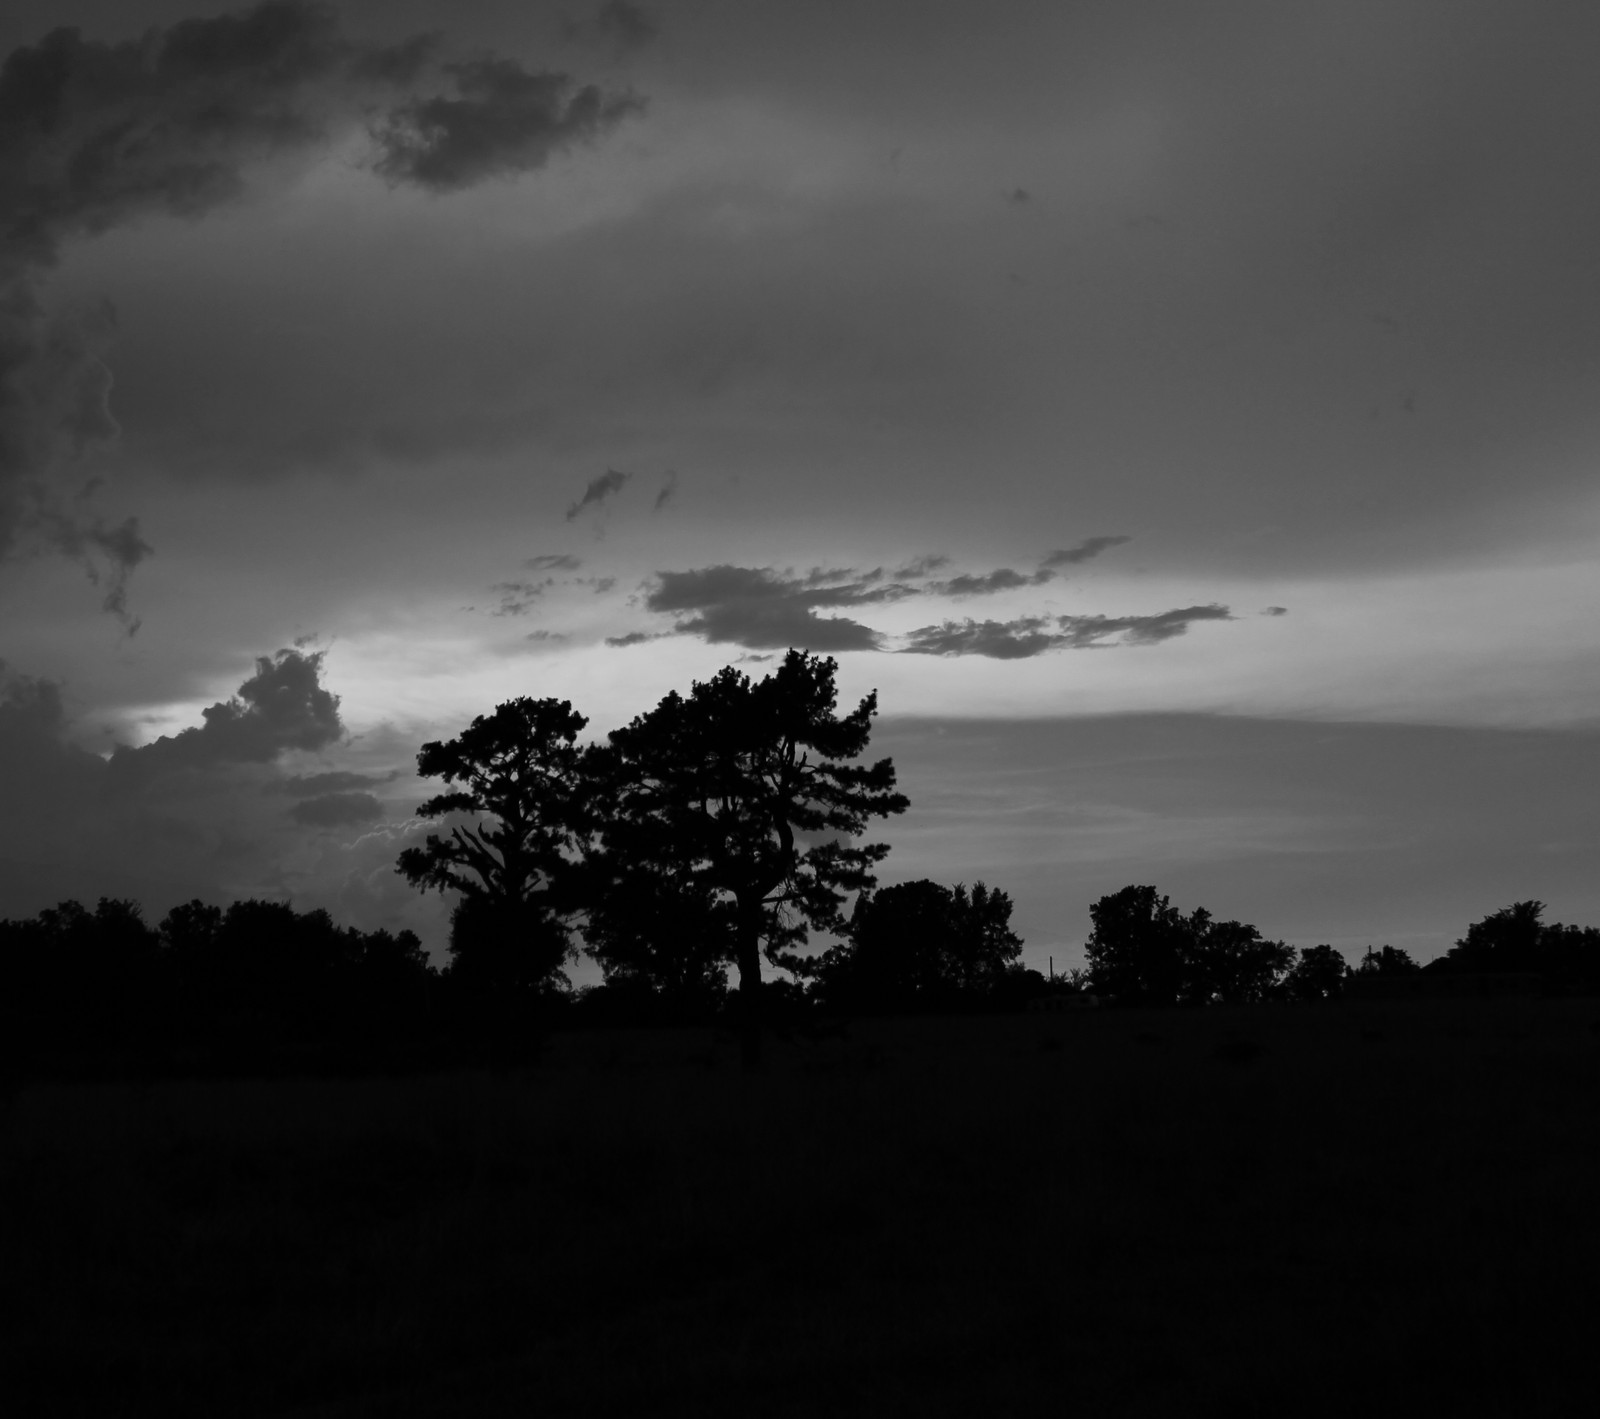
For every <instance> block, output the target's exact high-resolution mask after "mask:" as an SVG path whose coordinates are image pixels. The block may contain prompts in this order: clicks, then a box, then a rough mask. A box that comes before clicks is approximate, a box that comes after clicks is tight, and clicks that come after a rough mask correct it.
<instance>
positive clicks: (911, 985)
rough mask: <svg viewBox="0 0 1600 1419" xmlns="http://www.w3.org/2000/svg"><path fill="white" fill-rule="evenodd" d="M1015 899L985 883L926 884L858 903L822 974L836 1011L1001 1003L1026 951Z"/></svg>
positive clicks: (821, 985)
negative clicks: (1014, 917)
mask: <svg viewBox="0 0 1600 1419" xmlns="http://www.w3.org/2000/svg"><path fill="white" fill-rule="evenodd" d="M1011 911H1012V904H1011V898H1010V897H1009V896H1007V895H1006V893H1004V892H1002V891H996V890H991V889H990V888H989V887H987V886H985V885H984V884H983V883H982V882H978V883H976V884H974V886H973V888H972V890H971V892H970V893H969V892H968V890H967V888H966V887H965V885H957V886H955V887H953V888H951V887H945V886H942V885H941V884H939V883H937V882H930V881H928V880H927V879H926V878H924V879H922V880H919V881H915V882H901V883H898V884H896V885H895V886H892V887H885V888H883V889H882V890H881V891H877V892H863V893H861V895H860V896H858V897H857V898H856V905H855V910H854V912H853V913H852V914H851V917H850V924H849V929H848V932H847V935H846V939H845V941H844V942H843V943H842V944H841V945H840V946H838V947H835V948H834V949H833V950H831V951H829V952H828V953H827V955H826V956H825V957H824V958H823V960H822V962H821V964H820V967H819V969H818V981H817V984H818V989H819V993H820V994H821V995H822V997H823V998H824V999H825V1000H826V1001H827V1002H828V1003H829V1004H830V1005H831V1006H835V1007H843V1008H848V1009H866V1010H917V1009H936V1008H950V1007H954V1006H960V1005H965V1004H972V1003H977V1002H979V1001H984V1000H988V999H990V998H992V997H994V996H995V995H996V994H997V993H998V992H999V991H1000V990H1001V987H1002V984H1003V983H1004V982H1005V981H1006V979H1007V973H1008V972H1009V971H1010V970H1011V969H1012V967H1013V966H1014V965H1015V964H1016V962H1017V959H1018V957H1019V956H1020V955H1021V953H1022V938H1021V937H1020V936H1018V935H1017V934H1016V933H1015V932H1014V931H1012V930H1011V925H1010V922H1011Z"/></svg>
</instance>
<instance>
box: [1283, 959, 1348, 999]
mask: <svg viewBox="0 0 1600 1419" xmlns="http://www.w3.org/2000/svg"><path fill="white" fill-rule="evenodd" d="M1349 975H1350V965H1349V963H1348V962H1347V961H1346V960H1345V958H1344V957H1343V956H1342V955H1341V954H1340V953H1339V952H1338V951H1336V950H1335V949H1334V948H1333V947H1332V946H1307V947H1306V949H1305V950H1304V951H1302V952H1301V953H1300V959H1299V960H1297V961H1296V962H1295V963H1294V965H1293V966H1291V967H1290V968H1289V974H1288V975H1287V976H1286V977H1285V978H1284V983H1283V984H1284V992H1285V994H1287V995H1288V997H1289V998H1290V999H1291V1000H1337V999H1338V998H1339V997H1340V996H1341V995H1343V994H1344V983H1345V981H1346V980H1347V979H1348V978H1349Z"/></svg>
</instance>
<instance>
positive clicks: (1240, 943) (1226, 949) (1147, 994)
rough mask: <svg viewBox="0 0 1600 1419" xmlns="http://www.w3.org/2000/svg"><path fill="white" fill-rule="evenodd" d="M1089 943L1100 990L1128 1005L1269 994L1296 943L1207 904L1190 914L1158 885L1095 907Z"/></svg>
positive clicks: (1128, 890)
mask: <svg viewBox="0 0 1600 1419" xmlns="http://www.w3.org/2000/svg"><path fill="white" fill-rule="evenodd" d="M1089 916H1090V919H1091V920H1092V921H1093V923H1094V931H1093V933H1092V934H1091V935H1090V937H1089V940H1088V943H1087V945H1086V946H1085V948H1084V951H1085V954H1086V955H1087V957H1088V961H1089V977H1090V981H1091V982H1092V984H1093V987H1094V989H1095V990H1096V991H1097V992H1103V993H1105V994H1108V995H1110V996H1112V997H1113V998H1114V999H1116V1000H1117V1001H1119V1002H1121V1003H1122V1004H1125V1005H1224V1004H1250V1003H1254V1002H1257V1001H1261V1000H1266V999H1268V998H1269V997H1271V996H1272V995H1274V994H1275V993H1276V992H1277V991H1278V989H1279V988H1280V987H1281V985H1282V983H1283V981H1284V979H1285V977H1286V976H1287V974H1288V972H1289V969H1290V967H1291V966H1292V965H1293V963H1294V955H1295V953H1294V948H1293V947H1292V946H1287V945H1285V944H1284V943H1283V942H1282V941H1269V940H1267V939H1266V938H1265V937H1263V936H1262V934H1261V932H1260V931H1259V930H1257V929H1256V928H1255V927H1253V926H1250V925H1248V924H1246V923H1245V922H1240V921H1216V920H1214V919H1213V918H1212V916H1211V913H1210V912H1208V911H1206V909H1205V908H1204V907H1198V908H1196V909H1195V910H1194V911H1193V912H1191V913H1190V914H1189V915H1188V916H1184V915H1183V914H1182V913H1181V912H1179V911H1178V909H1177V908H1176V907H1174V906H1173V905H1172V903H1171V902H1170V901H1169V900H1168V899H1167V898H1166V897H1164V896H1162V895H1161V894H1160V893H1159V892H1157V891H1156V889H1155V888H1154V887H1147V886H1132V887H1124V888H1123V889H1122V890H1121V891H1120V892H1114V893H1112V894H1111V895H1110V896H1107V897H1102V898H1101V899H1100V900H1099V901H1098V902H1096V903H1095V904H1094V905H1093V906H1092V907H1090V908H1089Z"/></svg>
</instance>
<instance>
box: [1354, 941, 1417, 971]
mask: <svg viewBox="0 0 1600 1419" xmlns="http://www.w3.org/2000/svg"><path fill="white" fill-rule="evenodd" d="M1421 969H1422V967H1421V966H1419V965H1418V964H1417V963H1416V962H1415V961H1414V960H1412V959H1411V953H1410V952H1409V951H1404V950H1402V949H1401V948H1400V947H1398V946H1379V947H1377V948H1373V947H1371V946H1369V947H1367V950H1366V954H1365V955H1363V956H1362V958H1361V964H1360V965H1358V966H1357V967H1356V974H1357V975H1358V976H1414V975H1415V974H1416V973H1417V972H1418V971H1419V970H1421Z"/></svg>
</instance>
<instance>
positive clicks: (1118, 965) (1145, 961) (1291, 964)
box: [1069, 886, 1600, 1006]
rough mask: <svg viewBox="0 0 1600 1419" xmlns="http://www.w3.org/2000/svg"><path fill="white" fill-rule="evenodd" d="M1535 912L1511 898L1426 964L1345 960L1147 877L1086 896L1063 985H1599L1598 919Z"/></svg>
mask: <svg viewBox="0 0 1600 1419" xmlns="http://www.w3.org/2000/svg"><path fill="white" fill-rule="evenodd" d="M1543 914H1544V903H1543V902H1538V901H1526V902H1516V903H1514V904H1512V905H1511V906H1509V907H1505V908H1503V909H1502V910H1500V911H1497V912H1493V913H1491V914H1490V915H1489V916H1486V917H1484V918H1483V919H1482V920H1481V921H1478V922H1475V923H1473V925H1471V926H1469V927H1468V928H1467V933H1466V935H1465V936H1464V937H1462V938H1461V939H1460V940H1459V941H1457V942H1456V943H1455V945H1454V946H1452V947H1451V948H1450V950H1449V951H1447V952H1446V953H1445V954H1444V955H1442V956H1440V957H1438V958H1436V959H1435V960H1432V961H1429V962H1428V963H1427V964H1426V965H1419V964H1418V963H1417V962H1416V961H1414V960H1413V959H1412V958H1411V956H1410V955H1409V953H1407V952H1406V951H1404V950H1402V949H1400V948H1399V947H1396V946H1381V947H1369V948H1368V949H1367V951H1366V953H1365V954H1364V955H1363V956H1362V958H1361V960H1360V962H1359V963H1358V964H1357V965H1355V966H1354V967H1352V966H1351V965H1350V964H1349V963H1348V962H1347V961H1346V960H1345V958H1344V956H1343V955H1342V954H1341V953H1340V952H1339V951H1337V950H1335V949H1334V948H1333V947H1332V946H1326V945H1323V946H1308V947H1306V948H1305V949H1304V950H1302V951H1296V950H1295V948H1294V947H1292V946H1288V945H1285V944H1284V943H1283V942H1282V941H1270V940H1267V939H1266V938H1264V937H1263V936H1262V934H1261V933H1260V931H1258V930H1257V929H1256V928H1255V927H1254V926H1249V925H1246V924H1245V923H1243V922H1238V921H1217V920H1215V919H1214V918H1213V917H1212V916H1211V914H1210V913H1209V912H1208V911H1206V910H1205V909H1204V908H1198V909H1196V910H1195V911H1193V912H1191V913H1190V914H1189V915H1187V916H1185V915H1183V914H1182V913H1181V912H1179V911H1178V909H1177V908H1176V907H1174V906H1173V905H1172V904H1171V902H1170V901H1169V899H1168V898H1166V897H1164V896H1162V895H1161V894H1160V893H1158V892H1157V891H1156V889H1155V888H1154V887H1145V886H1134V887H1124V888H1123V889H1122V891H1120V892H1116V893H1114V894H1112V895H1111V896H1108V897H1102V898H1101V899H1100V900H1099V901H1098V902H1096V903H1095V904H1094V905H1093V906H1092V907H1090V909H1089V915H1090V918H1091V920H1092V921H1093V923H1094V930H1093V933H1092V934H1091V935H1090V937H1089V940H1088V942H1087V943H1086V945H1085V947H1084V955H1085V957H1086V959H1087V962H1088V967H1087V969H1086V970H1085V971H1081V972H1074V973H1073V976H1072V979H1071V980H1070V982H1069V985H1070V987H1071V988H1073V989H1077V990H1083V991H1091V992H1094V993H1095V995H1096V998H1097V999H1101V1000H1105V1001H1107V1002H1115V1003H1118V1004H1123V1005H1142V1006H1180V1005H1253V1004H1261V1003H1265V1002H1268V1001H1317V1000H1333V999H1337V998H1339V997H1340V996H1342V995H1344V994H1346V993H1347V992H1348V991H1349V990H1350V989H1351V986H1352V983H1356V982H1359V983H1360V984H1361V985H1372V984H1375V983H1379V982H1383V983H1389V982H1403V981H1406V980H1410V979H1413V978H1415V979H1417V980H1419V981H1422V980H1427V981H1429V982H1430V983H1432V982H1438V983H1441V984H1444V983H1447V982H1448V981H1449V979H1450V978H1451V977H1457V978H1459V977H1468V976H1479V977H1492V976H1502V977H1504V976H1523V977H1526V978H1527V980H1526V982H1525V986H1526V988H1527V989H1529V990H1532V991H1537V992H1538V993H1539V994H1543V995H1590V994H1596V993H1600V929H1597V928H1595V927H1592V926H1587V927H1578V926H1562V925H1558V924H1547V923H1545V922H1544V921H1543V919H1542V918H1543ZM1397 993H1403V992H1397ZM1440 993H1442V994H1443V993H1448V992H1445V991H1441V992H1440Z"/></svg>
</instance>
